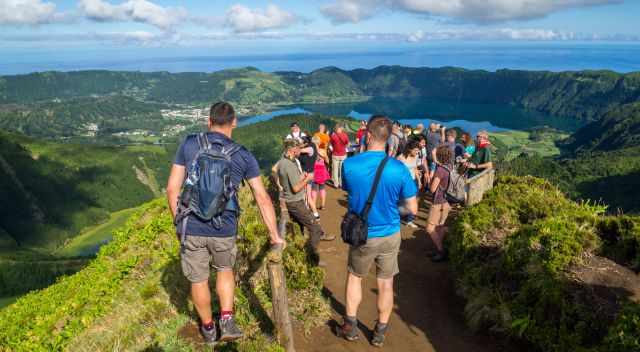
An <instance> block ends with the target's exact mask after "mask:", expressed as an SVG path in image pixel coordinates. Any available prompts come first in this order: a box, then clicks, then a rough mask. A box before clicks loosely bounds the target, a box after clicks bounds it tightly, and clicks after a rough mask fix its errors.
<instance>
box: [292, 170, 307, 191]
mask: <svg viewBox="0 0 640 352" xmlns="http://www.w3.org/2000/svg"><path fill="white" fill-rule="evenodd" d="M309 181H311V174H307V175H305V176H304V177H303V178H301V179H300V181H298V183H296V184H295V185H293V186H292V187H291V190H292V191H293V193H298V192H301V191H302V190H303V189H304V188H305V187H306V186H307V183H309Z"/></svg>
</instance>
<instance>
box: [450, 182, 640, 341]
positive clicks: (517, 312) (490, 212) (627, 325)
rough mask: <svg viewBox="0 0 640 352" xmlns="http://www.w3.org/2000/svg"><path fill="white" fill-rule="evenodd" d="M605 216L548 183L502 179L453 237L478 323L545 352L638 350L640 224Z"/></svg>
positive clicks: (461, 219) (469, 309)
mask: <svg viewBox="0 0 640 352" xmlns="http://www.w3.org/2000/svg"><path fill="white" fill-rule="evenodd" d="M603 211H604V208H603V207H601V206H597V205H592V204H589V203H580V204H579V203H575V202H573V201H570V200H568V199H567V198H566V197H565V196H564V195H563V193H562V192H561V191H559V190H558V189H557V188H555V187H554V186H552V185H551V184H550V183H548V182H546V181H544V180H541V179H536V178H532V177H501V178H500V179H499V181H498V185H497V187H496V188H495V189H494V190H492V191H491V192H490V193H489V194H488V195H487V196H486V197H485V199H484V200H483V202H482V203H480V204H478V205H476V206H473V207H471V208H469V209H466V210H464V211H463V212H462V213H461V214H460V215H459V216H458V217H457V218H456V219H455V220H454V223H453V225H452V227H451V229H452V231H451V233H450V236H449V237H448V245H449V249H450V255H451V263H452V266H453V268H454V270H455V272H456V274H457V276H458V278H459V288H460V292H461V293H462V294H463V296H464V297H465V298H466V299H467V300H468V301H467V304H466V307H465V314H466V316H467V318H468V321H469V322H470V325H471V326H472V327H473V328H475V329H490V330H493V331H497V332H502V333H505V334H507V335H511V336H516V337H519V338H522V339H524V340H526V341H528V342H529V343H531V344H532V345H534V346H535V347H536V348H538V349H540V350H543V351H623V350H624V351H632V350H636V349H638V347H640V345H639V343H638V341H639V338H640V330H639V329H638V321H640V309H639V307H640V304H639V302H638V301H637V296H636V298H632V297H633V296H634V295H637V294H638V292H640V284H639V283H638V280H637V275H636V274H635V273H634V272H633V271H632V270H629V268H632V269H636V270H637V260H638V258H637V248H638V246H637V245H638V238H639V237H638V236H640V232H638V227H637V223H638V221H639V220H638V218H630V217H625V218H612V217H606V216H603V215H602V213H603ZM601 255H603V256H607V257H609V256H611V258H612V259H615V260H616V261H618V262H620V263H622V264H624V265H629V266H628V268H625V267H624V266H620V265H618V264H615V263H614V262H613V261H611V260H608V259H607V258H605V257H602V256H601ZM632 300H635V301H632ZM622 346H624V348H621V347H622Z"/></svg>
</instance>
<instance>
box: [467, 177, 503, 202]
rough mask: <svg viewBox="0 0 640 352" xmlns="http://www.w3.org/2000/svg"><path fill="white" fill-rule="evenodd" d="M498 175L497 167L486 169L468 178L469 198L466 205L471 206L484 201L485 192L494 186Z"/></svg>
mask: <svg viewBox="0 0 640 352" xmlns="http://www.w3.org/2000/svg"><path fill="white" fill-rule="evenodd" d="M495 177H496V170H495V169H488V170H484V171H482V172H481V173H479V174H477V175H475V176H473V177H472V178H470V179H468V180H467V200H466V202H465V205H467V206H470V205H474V204H477V203H480V201H482V197H483V196H484V194H485V193H486V192H487V191H489V190H490V189H492V188H493V181H494V179H495Z"/></svg>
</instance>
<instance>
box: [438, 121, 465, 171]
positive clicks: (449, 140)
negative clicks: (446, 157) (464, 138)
mask: <svg viewBox="0 0 640 352" xmlns="http://www.w3.org/2000/svg"><path fill="white" fill-rule="evenodd" d="M445 135H446V140H445V142H444V143H443V144H444V145H446V146H447V147H449V149H450V150H451V155H452V157H451V161H450V162H451V164H452V165H453V164H455V162H456V158H457V157H463V155H464V146H463V145H462V144H460V143H458V142H456V138H457V137H458V132H456V130H454V129H448V130H447V132H446V133H445ZM437 161H439V160H437Z"/></svg>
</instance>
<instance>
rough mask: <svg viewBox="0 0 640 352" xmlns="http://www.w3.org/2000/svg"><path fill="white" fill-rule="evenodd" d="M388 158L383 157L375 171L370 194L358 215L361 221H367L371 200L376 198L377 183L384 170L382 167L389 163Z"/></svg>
mask: <svg viewBox="0 0 640 352" xmlns="http://www.w3.org/2000/svg"><path fill="white" fill-rule="evenodd" d="M389 159H390V157H389V156H385V157H384V159H382V161H381V162H380V165H379V166H378V170H376V177H375V178H374V179H373V185H372V186H371V192H370V193H369V198H368V199H367V203H366V204H365V205H364V209H363V210H362V213H361V214H360V217H361V218H363V219H367V216H369V211H370V210H371V205H372V204H373V198H374V197H375V196H376V191H377V190H378V183H380V178H381V176H382V170H384V166H385V165H386V164H387V161H389Z"/></svg>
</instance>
